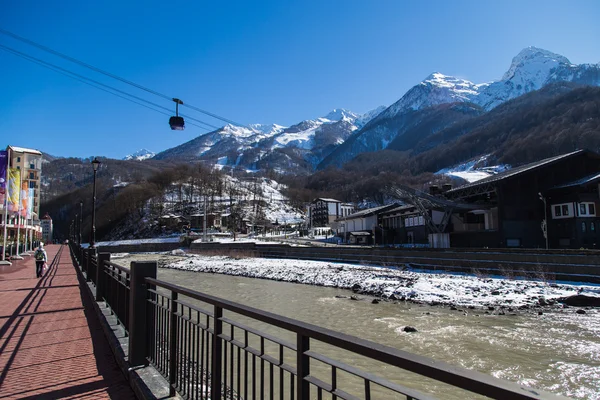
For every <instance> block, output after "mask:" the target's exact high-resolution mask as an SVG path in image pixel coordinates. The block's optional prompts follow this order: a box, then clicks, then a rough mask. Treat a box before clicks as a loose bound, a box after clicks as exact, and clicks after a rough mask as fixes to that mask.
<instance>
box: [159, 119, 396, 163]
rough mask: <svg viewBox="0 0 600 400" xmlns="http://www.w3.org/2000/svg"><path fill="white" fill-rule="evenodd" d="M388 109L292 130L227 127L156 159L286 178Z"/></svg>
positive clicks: (305, 124)
mask: <svg viewBox="0 0 600 400" xmlns="http://www.w3.org/2000/svg"><path fill="white" fill-rule="evenodd" d="M383 108H384V107H379V108H378V109H376V110H373V111H370V112H368V113H366V114H364V115H359V114H356V113H353V112H351V111H348V110H344V109H334V110H332V111H331V112H329V113H328V114H327V115H325V116H324V117H320V118H316V119H313V120H305V121H302V122H300V123H298V124H295V125H292V126H290V127H284V126H281V125H277V124H270V125H261V124H253V125H249V126H245V127H241V126H234V125H231V124H229V125H226V126H224V127H222V128H220V129H218V130H216V131H213V132H209V133H207V134H205V135H202V136H199V137H197V138H195V139H193V140H190V141H189V142H187V143H184V144H182V145H180V146H177V147H174V148H172V149H169V150H166V151H163V152H161V153H159V154H157V155H156V156H155V157H154V158H155V159H157V160H169V159H176V160H180V161H195V160H200V159H202V160H208V161H212V162H214V163H215V164H217V163H218V164H220V165H235V166H237V167H243V168H247V169H260V168H274V169H278V170H280V171H281V172H285V171H286V170H290V169H299V170H300V171H306V172H309V171H311V170H313V169H314V167H315V166H316V165H317V164H318V163H319V162H320V161H321V160H322V159H323V158H324V157H325V156H327V155H328V154H329V153H331V151H333V149H334V148H335V147H336V146H338V145H339V144H341V143H343V142H344V141H345V140H346V139H347V138H348V137H349V136H350V135H351V134H352V133H353V132H354V131H356V130H358V129H359V128H360V127H362V126H364V125H365V124H367V123H368V122H369V121H370V120H371V119H372V118H374V117H376V116H377V115H378V114H379V113H380V112H381V111H382V110H383Z"/></svg>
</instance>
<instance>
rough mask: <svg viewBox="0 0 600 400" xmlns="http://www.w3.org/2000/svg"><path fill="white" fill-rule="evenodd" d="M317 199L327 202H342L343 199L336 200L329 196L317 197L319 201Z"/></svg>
mask: <svg viewBox="0 0 600 400" xmlns="http://www.w3.org/2000/svg"><path fill="white" fill-rule="evenodd" d="M317 200H321V201H326V202H328V203H341V201H339V200H336V199H329V198H327V197H318V198H316V199H315V200H314V201H317Z"/></svg>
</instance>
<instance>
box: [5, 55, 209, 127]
mask: <svg viewBox="0 0 600 400" xmlns="http://www.w3.org/2000/svg"><path fill="white" fill-rule="evenodd" d="M0 49H2V50H5V51H7V52H9V53H12V54H14V55H16V56H18V57H21V58H24V59H26V60H28V61H31V62H33V63H36V64H38V65H41V66H43V67H45V68H48V69H51V70H53V71H55V72H58V73H60V74H63V75H65V76H68V77H70V78H73V79H75V80H78V81H80V82H83V83H86V84H88V85H90V86H92V87H95V88H96V89H100V90H102V91H105V92H107V93H110V94H113V95H115V96H117V97H120V98H123V99H125V100H128V101H131V102H132V103H135V104H139V105H141V106H143V107H146V108H149V109H151V110H153V111H156V112H160V113H161V114H164V115H171V113H166V112H163V111H159V110H156V109H154V108H152V107H149V106H147V105H145V104H141V103H139V102H138V101H141V102H145V103H148V104H150V105H152V106H154V107H157V108H160V109H163V110H166V111H171V109H169V108H167V107H164V106H161V105H160V104H156V103H153V102H151V101H149V100H146V99H144V98H141V97H138V96H135V95H133V94H131V93H127V92H125V91H123V90H120V89H117V88H114V87H112V86H109V85H106V84H104V83H102V82H98V81H96V80H94V79H91V78H88V77H86V76H83V75H80V74H78V73H76V72H73V71H69V70H67V69H65V68H62V67H59V66H58V65H55V64H52V63H49V62H47V61H44V60H41V59H39V58H36V57H33V56H31V55H28V54H26V53H23V52H21V51H18V50H16V49H13V48H11V47H8V46H4V45H2V44H0ZM100 86H102V87H104V88H108V89H110V90H106V89H103V88H102V87H100ZM111 90H112V91H114V92H118V93H122V94H123V95H125V96H129V97H131V98H133V99H136V100H138V101H134V100H131V99H130V98H128V97H125V96H121V95H119V94H117V93H114V92H111ZM181 115H182V116H184V117H185V118H187V119H189V120H192V121H196V122H199V123H201V124H204V125H206V126H208V127H210V128H213V129H219V127H218V126H215V125H212V124H209V123H207V122H204V121H202V120H199V119H196V118H193V117H190V116H188V115H183V114H181ZM190 124H191V125H194V126H197V127H198V128H202V129H205V130H209V129H208V128H206V127H204V126H200V125H196V124H193V123H190Z"/></svg>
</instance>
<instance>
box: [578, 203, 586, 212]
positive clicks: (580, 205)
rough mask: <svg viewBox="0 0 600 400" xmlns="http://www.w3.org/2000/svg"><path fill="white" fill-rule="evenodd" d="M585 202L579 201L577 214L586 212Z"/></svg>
mask: <svg viewBox="0 0 600 400" xmlns="http://www.w3.org/2000/svg"><path fill="white" fill-rule="evenodd" d="M585 205H586V204H585V203H579V215H585V214H587V207H586V206H585Z"/></svg>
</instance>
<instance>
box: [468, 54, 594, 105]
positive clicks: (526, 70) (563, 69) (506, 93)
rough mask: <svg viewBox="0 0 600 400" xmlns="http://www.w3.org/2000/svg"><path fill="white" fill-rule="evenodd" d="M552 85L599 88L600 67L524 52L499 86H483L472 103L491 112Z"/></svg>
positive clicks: (511, 66)
mask: <svg viewBox="0 0 600 400" xmlns="http://www.w3.org/2000/svg"><path fill="white" fill-rule="evenodd" d="M553 82H573V83H578V84H582V85H589V86H600V64H581V65H575V64H572V63H571V62H570V61H569V60H568V59H567V58H566V57H563V56H561V55H558V54H555V53H552V52H550V51H547V50H543V49H538V48H537V47H528V48H526V49H523V50H522V51H521V52H520V53H519V54H517V56H516V57H514V58H513V60H512V63H511V65H510V68H509V69H508V71H506V73H505V74H504V75H503V76H502V79H501V80H499V81H497V82H492V83H490V84H489V85H485V86H482V87H481V89H482V90H480V92H479V94H478V95H477V96H475V97H474V98H473V99H472V101H473V102H475V103H476V104H479V105H480V106H482V107H483V108H484V109H486V110H490V109H492V108H494V107H496V106H498V105H500V104H502V103H504V102H506V101H508V100H511V99H514V98H516V97H519V96H521V95H523V94H525V93H529V92H532V91H534V90H538V89H541V88H542V87H544V86H546V85H548V84H550V83H553Z"/></svg>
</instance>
